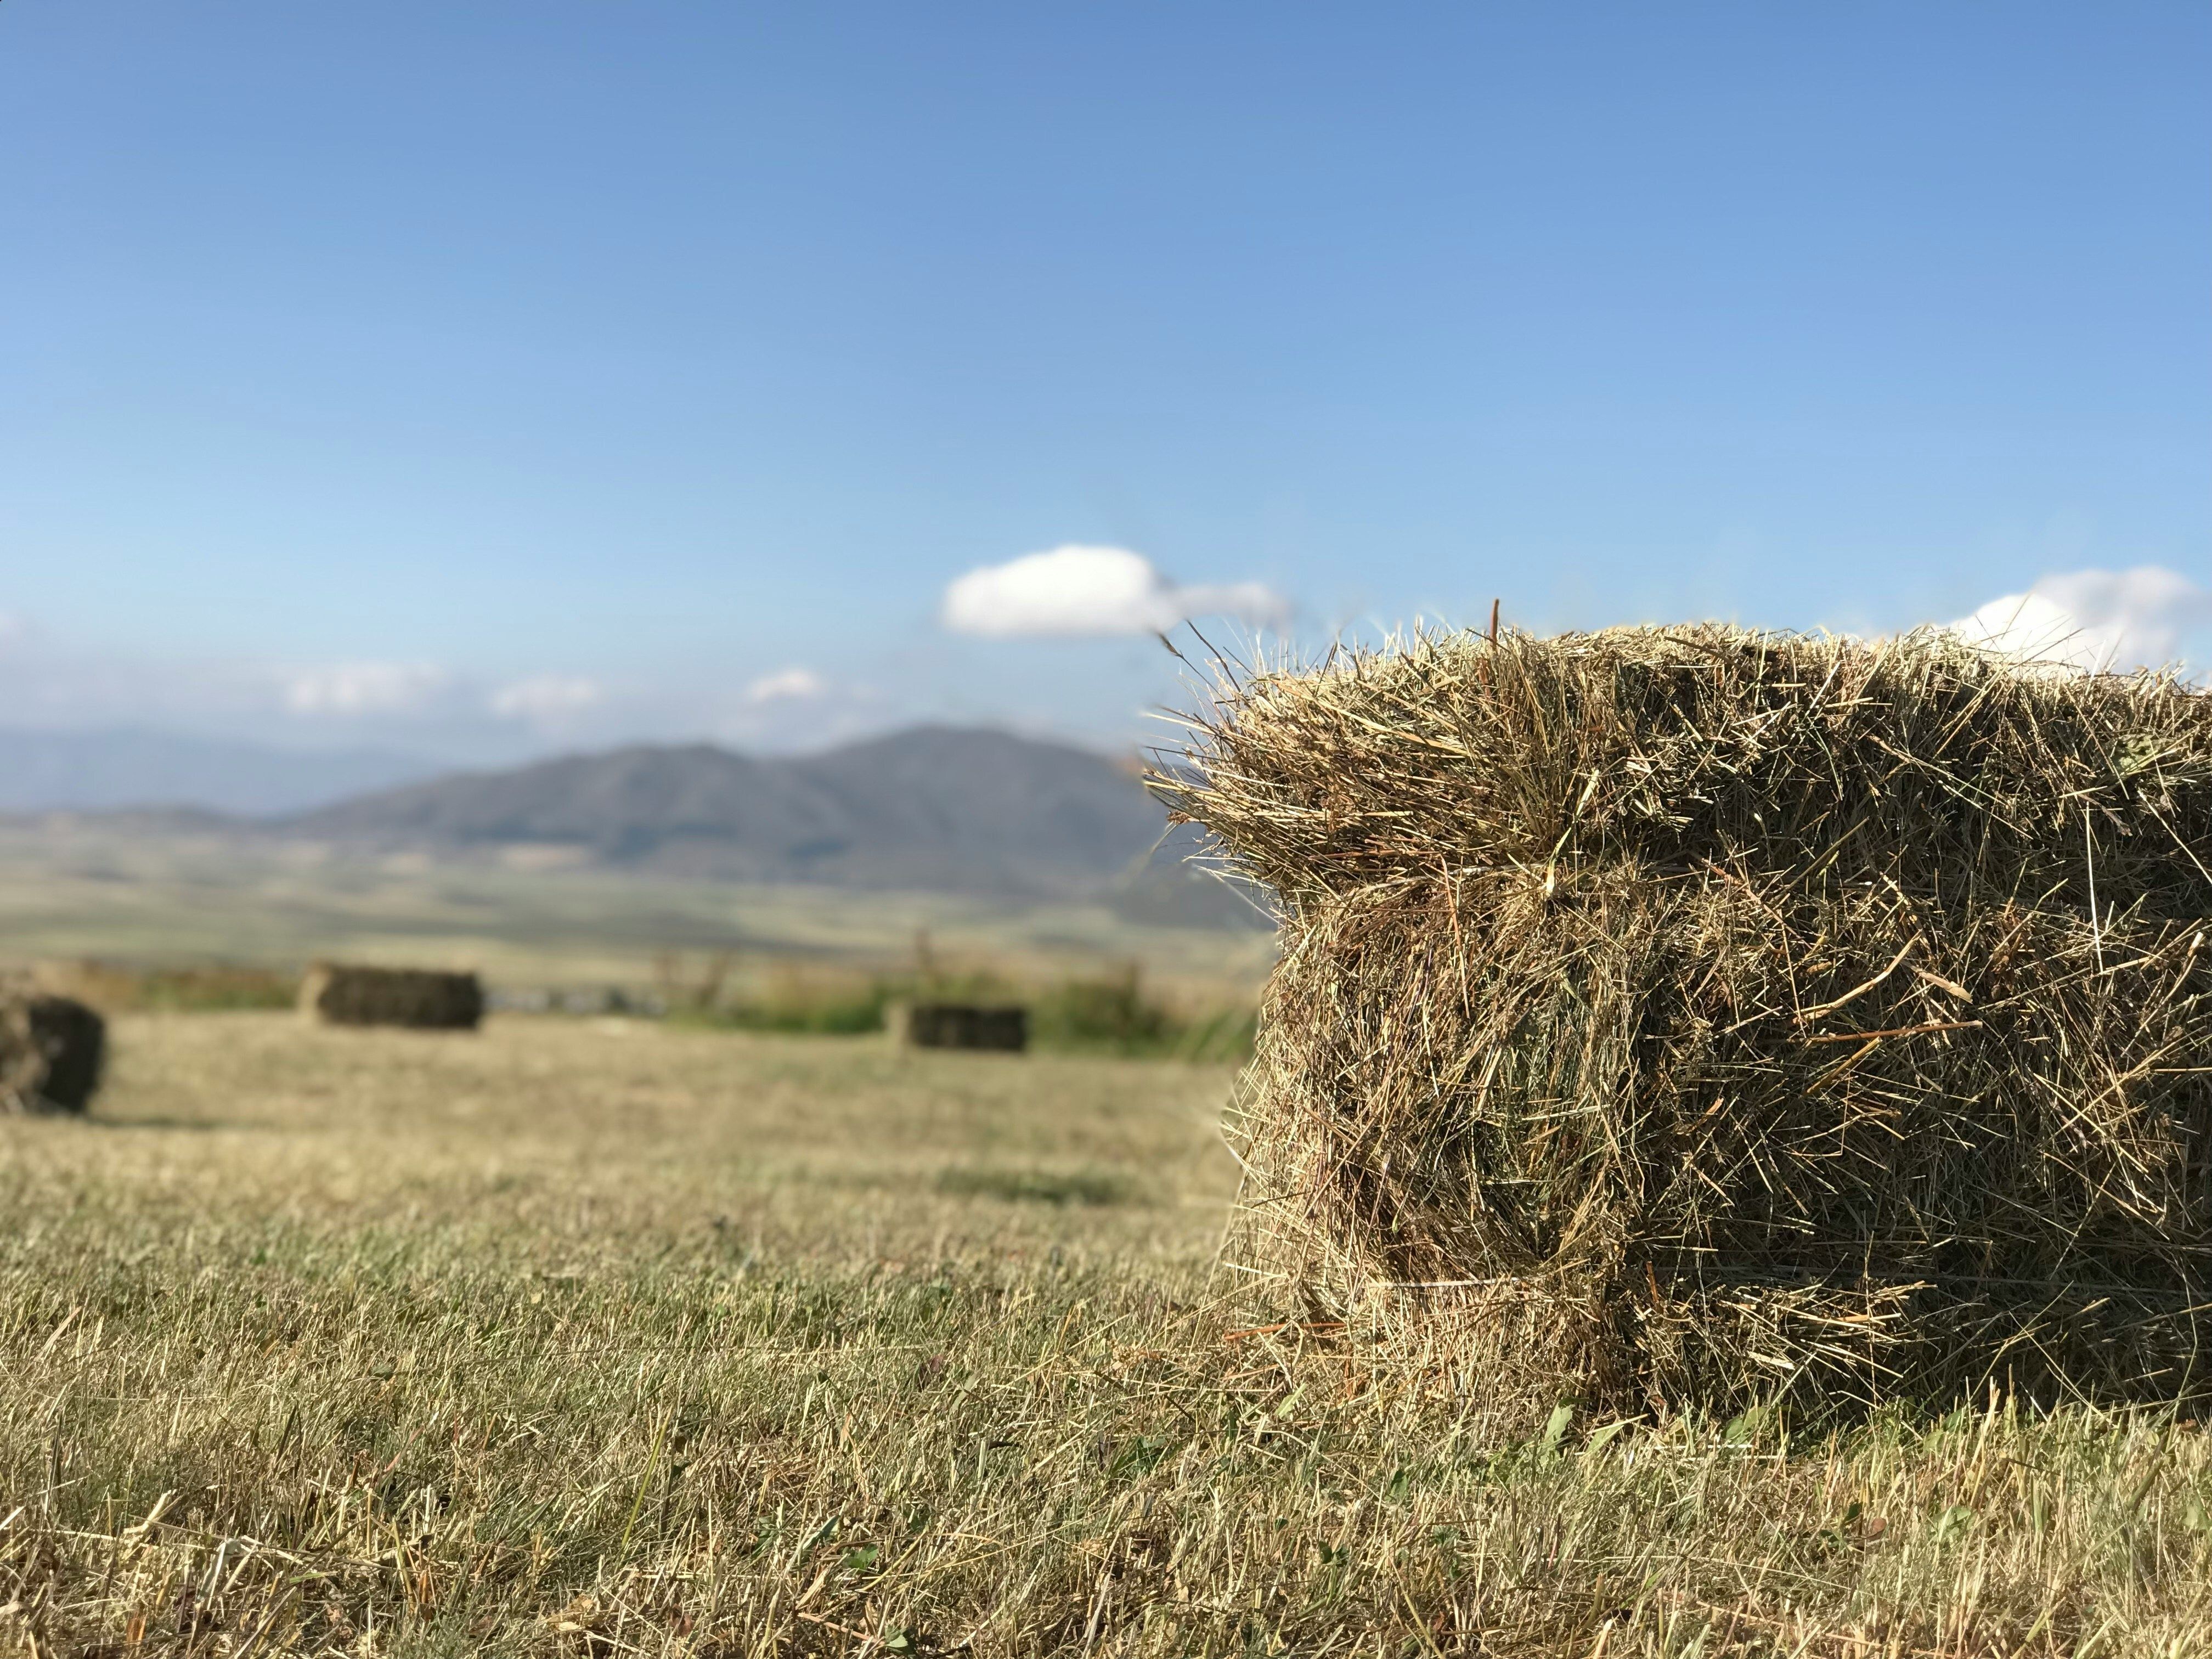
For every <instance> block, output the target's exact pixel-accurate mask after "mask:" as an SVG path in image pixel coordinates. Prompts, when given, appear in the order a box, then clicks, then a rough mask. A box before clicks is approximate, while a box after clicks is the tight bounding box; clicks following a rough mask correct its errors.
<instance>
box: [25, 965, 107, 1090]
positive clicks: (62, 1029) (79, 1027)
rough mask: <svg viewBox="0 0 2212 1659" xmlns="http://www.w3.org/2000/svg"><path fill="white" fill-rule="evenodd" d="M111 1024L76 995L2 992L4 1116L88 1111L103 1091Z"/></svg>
mask: <svg viewBox="0 0 2212 1659" xmlns="http://www.w3.org/2000/svg"><path fill="white" fill-rule="evenodd" d="M106 1052H107V1025H106V1021H104V1020H102V1019H101V1018H100V1016H99V1015H98V1014H96V1013H94V1012H93V1011H92V1010H91V1009H90V1008H88V1007H87V1006H85V1005H84V1004H83V1003H82V1002H79V1001H77V1000H75V999H74V998H70V997H58V996H48V995H44V994H39V993H36V992H28V991H9V992H7V993H5V994H0V1112H82V1111H83V1110H84V1109H86V1107H87V1106H88V1105H89V1104H90V1103H91V1101H92V1096H93V1091H94V1090H96V1089H98V1088H99V1087H100V1067H101V1066H102V1064H103V1063H104V1061H105V1060H106Z"/></svg>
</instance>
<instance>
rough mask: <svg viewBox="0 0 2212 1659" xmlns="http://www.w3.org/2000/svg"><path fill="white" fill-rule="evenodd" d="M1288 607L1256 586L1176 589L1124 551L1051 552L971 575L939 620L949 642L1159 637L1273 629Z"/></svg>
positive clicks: (952, 591) (952, 593) (956, 586)
mask: <svg viewBox="0 0 2212 1659" xmlns="http://www.w3.org/2000/svg"><path fill="white" fill-rule="evenodd" d="M1290 608H1291V607H1290V603H1289V601H1288V600H1286V599H1285V598H1284V597H1283V596H1282V595H1281V594H1279V593H1278V592H1275V591H1274V590H1273V588H1271V587H1269V586H1267V585H1266V584H1265V583H1263V582H1250V581H1248V582H1231V583H1227V584H1218V585H1200V586H1177V585H1176V583H1174V582H1171V581H1170V580H1168V579H1167V578H1166V577H1165V576H1164V575H1162V574H1160V572H1159V571H1158V569H1157V568H1155V567H1154V566H1153V564H1152V561H1151V560H1150V559H1147V558H1146V557H1145V556H1144V555H1143V554H1141V553H1133V552H1131V551H1130V550H1128V549H1127V548H1125V547H1079V546H1067V547H1055V548H1054V549H1053V550H1051V551H1049V552H1046V553H1031V554H1029V555H1027V556H1024V557H1022V558H1018V559H1014V560H1012V561H1010V562H1007V563H1006V564H994V565H985V566H984V567H982V568H981V569H977V570H971V571H969V573H968V574H966V575H964V576H963V577H961V578H959V580H957V581H955V582H953V583H952V584H951V586H949V587H947V588H946V589H945V599H944V604H943V606H942V608H941V611H940V613H939V614H940V616H941V617H942V619H943V621H944V623H945V627H947V628H949V629H951V630H952V631H953V632H954V633H956V634H978V635H984V636H986V637H988V638H994V639H1013V638H1019V637H1023V636H1025V635H1028V636H1036V635H1059V636H1063V637H1065V636H1069V635H1115V634H1153V633H1164V632H1165V631H1166V630H1167V629H1170V628H1173V627H1174V626H1176V623H1182V622H1185V621H1188V620H1189V619H1190V618H1191V617H1236V618H1237V619H1238V620H1239V621H1242V622H1247V623H1254V624H1260V625H1265V624H1278V623H1281V622H1283V621H1284V620H1285V618H1286V617H1288V616H1289V614H1290Z"/></svg>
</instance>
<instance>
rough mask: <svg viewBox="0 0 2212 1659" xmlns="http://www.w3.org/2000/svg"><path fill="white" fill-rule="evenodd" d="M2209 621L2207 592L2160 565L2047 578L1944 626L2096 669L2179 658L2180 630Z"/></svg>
mask: <svg viewBox="0 0 2212 1659" xmlns="http://www.w3.org/2000/svg"><path fill="white" fill-rule="evenodd" d="M2205 623H2212V592H2207V591H2206V590H2205V589H2203V588H2202V587H2199V586H2197V584H2196V583H2195V582H2193V581H2191V580H2189V578H2188V577H2186V576H2184V575H2182V574H2180V573H2179V572H2178V571H2173V570H2166V569H2163V568H2160V567H2159V566H2157V565H2139V566H2137V567H2136V568H2135V569H2133V570H2076V571H2071V572H2069V573H2067V574H2063V575H2057V576H2045V578H2044V579H2043V580H2041V581H2039V582H2038V583H2036V584H2035V586H2033V587H2031V588H2029V589H2028V590H2027V592H2025V593H2008V594H2006V595H2005V596H2004V597H2003V598H2002V599H1991V600H1990V602H1989V603H1988V604H1987V605H1984V606H1982V607H1981V608H1980V609H1979V610H1978V611H1975V612H1974V613H1973V614H1972V616H1970V617H1960V619H1959V620H1958V621H1957V622H1954V623H1949V624H1948V627H1949V628H1950V629H1951V631H1952V632H1953V633H1954V634H1957V635H1959V636H1960V638H1962V639H1964V640H1966V641H1968V642H1969V643H1970V644H1973V645H1978V646H1980V647H1983V648H1984V649H1985V650H1990V651H1998V652H2002V653H2005V654H2006V655H2008V656H2015V657H2021V658H2024V659H2028V660H2030V661H2034V662H2043V663H2050V664H2052V665H2062V666H2065V667H2070V668H2079V669H2085V670H2087V671H2093V672H2103V671H2124V670H2127V669H2131V668H2148V667H2159V666H2162V665H2166V664H2170V663H2173V662H2175V661H2177V660H2179V657H2180V651H2181V641H2182V636H2183V635H2185V634H2187V633H2189V632H2190V631H2191V630H2192V629H2197V628H2199V627H2202V626H2203V625H2204V624H2205Z"/></svg>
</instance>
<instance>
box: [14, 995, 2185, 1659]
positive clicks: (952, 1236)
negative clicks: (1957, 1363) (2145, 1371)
mask: <svg viewBox="0 0 2212 1659" xmlns="http://www.w3.org/2000/svg"><path fill="white" fill-rule="evenodd" d="M117 1037H118V1041H117V1054H118V1066H117V1070H116V1074H115V1078H114V1081H113V1085H112V1091H111V1093H110V1095H109V1096H108V1097H107V1098H106V1101H105V1103H104V1104H103V1117H104V1119H105V1121H93V1122H88V1123H83V1124H75V1123H56V1122H23V1123H6V1124H0V1206H4V1214H5V1215H6V1217H7V1218H8V1224H9V1225H7V1226H6V1228H5V1229H4V1231H0V1522H4V1525H0V1650H10V1651H17V1652H22V1653H26V1654H27V1653H29V1652H31V1651H33V1644H34V1643H35V1644H36V1645H35V1651H37V1652H38V1653H40V1654H41V1655H44V1654H48V1653H54V1652H91V1651H107V1652H125V1651H136V1652H139V1653H183V1652H188V1651H189V1652H196V1653H203V1654H212V1653H216V1652H221V1651H228V1652H231V1653H234V1654H236V1653H240V1652H243V1651H246V1650H252V1652H255V1653H273V1652H339V1651H343V1652H350V1653H370V1652H374V1653H387V1652H388V1653H462V1652H487V1651H489V1652H517V1653H521V1652H528V1653H548V1654H552V1653H574V1654H586V1653H589V1654H617V1653H627V1652H633V1651H635V1652H645V1653H653V1654H659V1653H670V1654H674V1653H713V1654H738V1653H756V1652H758V1653H770V1652H823V1653H836V1652H852V1653H859V1652H861V1651H863V1650H865V1651H867V1652H871V1653H876V1652H887V1651H888V1652H900V1651H905V1652H927V1651H945V1650H956V1649H957V1650H962V1651H969V1652H977V1653H1007V1654H1016V1653H1049V1652H1070V1653H1074V1652H1083V1651H1086V1650H1087V1651H1090V1652H1093V1653H1121V1654H1184V1653H1245V1652H1271V1653H1280V1652H1297V1653H1301V1654H1304V1653H1320V1652H1361V1653H1376V1654H1381V1653H1389V1654H1423V1653H1431V1652H1436V1653H1453V1652H1473V1651H1476V1650H1477V1649H1478V1644H1480V1647H1481V1648H1482V1649H1483V1650H1486V1651H1490V1652H1493V1653H1501V1654H1504V1653H1546V1654H1550V1653H1558V1654H1568V1653H1572V1654H1575V1655H1577V1656H1581V1655H1586V1654H1589V1652H1591V1651H1592V1650H1593V1649H1594V1648H1598V1647H1601V1648H1602V1650H1603V1651H1604V1652H1605V1653H1607V1654H1610V1655H1622V1654H1642V1653H1649V1654H1654V1655H1658V1654H1666V1655H1669V1656H1678V1655H1685V1654H1687V1653H1691V1652H1697V1653H1700V1654H1706V1655H1711V1654H1717V1653H1723V1652H1754V1651H1756V1652H1771V1651H1777V1650H1780V1651H1794V1652H1813V1653H1838V1654H1841V1653H1852V1654H1858V1653H1865V1652H1872V1651H1876V1650H1879V1651H1883V1652H1896V1653H1911V1652H1929V1653H1934V1652H1939V1651H1940V1652H1943V1653H1950V1654H1963V1653H1992V1654H1995V1653H2004V1654H2008V1655H2009V1654H2013V1653H2015V1652H2018V1653H2026V1654H2046V1653H2079V1652H2085V1651H2088V1650H2094V1651H2096V1652H2098V1653H2100V1654H2125V1653H2143V1654H2149V1653H2158V1654H2160V1655H2165V1656H2175V1659H2185V1656H2188V1655H2192V1654H2197V1653H2202V1652H2205V1651H2207V1650H2208V1644H2207V1639H2206V1638H2205V1635H2204V1632H2205V1631H2206V1630H2207V1629H2208V1628H2212V1601H2208V1596H2207V1589H2208V1586H2212V1572H2208V1571H2207V1567H2208V1559H2207V1550H2208V1547H2212V1459H2208V1457H2207V1456H2206V1455H2205V1449H2204V1443H2203V1437H2202V1436H2201V1434H2200V1433H2199V1432H2198V1431H2197V1430H2195V1429H2194V1428H2190V1427H2183V1426H2179V1425H2174V1424H2172V1423H2171V1422H2167V1421H2163V1420H2161V1419H2158V1418H2156V1417H2154V1416H2152V1415H2148V1414H2142V1413H2134V1414H2128V1413H2120V1414H2109V1415H2108V1414H2100V1413H2088V1412H2069V1413H2060V1414H2058V1415H2056V1416H2049V1417H2039V1416H2034V1415H2031V1414H2024V1413H2021V1411H2020V1410H2019V1409H2017V1408H2016V1407H2012V1406H2010V1405H2008V1404H2007V1403H2006V1402H2003V1401H1998V1402H1997V1403H1996V1406H1995V1407H1994V1408H1992V1409H1990V1410H1985V1411H1982V1412H1967V1411H1961V1412H1959V1413H1954V1414H1952V1415H1950V1416H1948V1417H1946V1418H1944V1419H1941V1420H1938V1421H1936V1422H1934V1423H1923V1424H1918V1425H1914V1424H1909V1423H1906V1422H1905V1421H1903V1420H1900V1419H1877V1420H1875V1422H1873V1423H1871V1424H1869V1425H1866V1426H1865V1427H1863V1428H1861V1429H1858V1430H1856V1431H1851V1432H1850V1433H1849V1434H1847V1435H1844V1436H1842V1437H1833V1438H1828V1439H1823V1440H1820V1441H1818V1442H1815V1443H1810V1444H1800V1443H1791V1442H1790V1439H1789V1438H1788V1437H1787V1435H1786V1433H1785V1431H1784V1427H1783V1425H1781V1423H1780V1422H1779V1421H1778V1420H1776V1419H1746V1420H1741V1421H1737V1422H1735V1423H1731V1424H1727V1425H1699V1424H1697V1423H1694V1422H1692V1421H1688V1420H1677V1421H1676V1422H1674V1423H1673V1424H1672V1425H1668V1426H1666V1427H1664V1428H1660V1427H1656V1426H1653V1425H1646V1424H1635V1425H1620V1424H1618V1423H1610V1422H1607V1423H1593V1422H1590V1421H1589V1420H1587V1419H1584V1418H1583V1417H1581V1416H1578V1415H1577V1414H1576V1413H1574V1412H1572V1411H1571V1410H1563V1411H1560V1412H1556V1413H1553V1415H1552V1417H1551V1419H1550V1420H1549V1421H1548V1422H1547V1423H1542V1424H1540V1425H1535V1426H1534V1431H1533V1432H1523V1431H1520V1430H1517V1429H1516V1430H1511V1431H1508V1430H1506V1429H1504V1427H1502V1426H1501V1425H1500V1424H1499V1423H1498V1421H1497V1420H1496V1419H1494V1418H1493V1417H1492V1415H1491V1413H1490V1411H1489V1406H1488V1402H1486V1401H1484V1400H1483V1399H1481V1398H1480V1397H1479V1396H1475V1395H1470V1394H1469V1393H1468V1391H1467V1390H1466V1389H1464V1388H1463V1387H1455V1379H1454V1377H1453V1376H1452V1374H1451V1372H1450V1370H1449V1367H1448V1365H1446V1364H1444V1363H1443V1361H1442V1360H1441V1359H1440V1358H1438V1359H1432V1360H1431V1361H1428V1362H1424V1361H1423V1360H1422V1358H1420V1357H1419V1356H1418V1355H1412V1356H1407V1355H1399V1356H1395V1357H1394V1358H1391V1359H1390V1360H1389V1362H1387V1363H1385V1362H1383V1361H1382V1360H1380V1359H1379V1358H1376V1356H1375V1355H1374V1354H1373V1353H1372V1352H1364V1351H1362V1350H1360V1349H1358V1348H1357V1347H1356V1346H1347V1345H1346V1344H1345V1343H1344V1342H1343V1341H1342V1340H1341V1338H1340V1334H1338V1333H1336V1332H1333V1331H1331V1330H1329V1329H1327V1328H1309V1327H1308V1326H1306V1325H1304V1324H1302V1323H1298V1322H1293V1323H1291V1324H1287V1325H1284V1326H1281V1327H1279V1328H1267V1329H1250V1328H1238V1327H1237V1326H1236V1325H1235V1324H1234V1323H1233V1322H1231V1319H1230V1318H1229V1317H1228V1316H1227V1315H1226V1314H1225V1312H1224V1311H1223V1310H1220V1309H1219V1308H1218V1306H1217V1305H1216V1304H1214V1303H1213V1302H1212V1300H1211V1299H1210V1297H1211V1293H1212V1289H1213V1285H1214V1281H1213V1279H1212V1272H1211V1263H1212V1254H1213V1251H1214V1249H1215V1248H1216V1246H1217V1244H1218V1239H1219V1236H1220V1228H1221V1224H1222V1219H1223V1217H1224V1214H1225V1206H1226V1203H1227V1200H1228V1199H1229V1197H1230V1194H1231V1191H1232V1189H1233V1186H1234V1182H1235V1174H1236V1172H1235V1170H1234V1168H1233V1165H1232V1164H1231V1163H1230V1161H1229V1159H1228V1158H1227V1157H1226V1156H1225V1153H1224V1152H1222V1151H1221V1149H1220V1146H1219V1143H1218V1138H1217V1136H1216V1133H1215V1131H1214V1128H1213V1123H1214V1121H1215V1120H1216V1118H1217V1117H1218V1111H1219V1107H1220V1104H1221V1101H1222V1098H1223V1097H1224V1095H1225V1092H1226V1090H1227V1086H1228V1083H1229V1076H1228V1073H1226V1072H1225V1071H1222V1070H1213V1071H1200V1070H1197V1069H1194V1068H1192V1067H1189V1066H1168V1065H1152V1064H1144V1063H1132V1062H1103V1061H1076V1060H1030V1061H1024V1062H1011V1061H1006V1060H997V1059H990V1058H977V1059H967V1058H963V1057H940V1056H922V1057H904V1058H902V1057H900V1056H897V1055H896V1054H889V1053H886V1052H885V1051H884V1049H883V1048H881V1046H880V1045H877V1044H869V1043H862V1042H855V1043H835V1042H820V1041H813V1042H809V1041H806V1040H803V1039H768V1038H750V1037H732V1036H726V1035H715V1036H707V1035H701V1034H692V1033H684V1032H681V1031H674V1030H666V1029H663V1028H654V1027H648V1026H643V1025H635V1024H610V1025H587V1024H576V1023H571V1022H556V1021H525V1020H516V1019H505V1020H502V1019H495V1020H494V1021H493V1022H492V1023H491V1024H490V1025H489V1028H488V1029H487V1030H486V1031H485V1032H484V1034H483V1036H481V1037H475V1038H470V1037H451V1036H421V1035H413V1034H385V1033H356V1032H322V1031H313V1030H306V1029H304V1028H302V1027H301V1026H300V1025H299V1024H296V1023H295V1022H294V1021H292V1020H290V1019H289V1018H283V1017H281V1016H280V1017H264V1016H259V1015H223V1016H206V1017H197V1018H177V1017H165V1018H127V1019H125V1020H124V1021H122V1022H120V1024H119V1026H118V1033H117ZM1090 1182H1098V1183H1100V1184H1098V1185H1097V1186H1095V1187H1092V1186H1090V1185H1088V1184H1086V1183H1090ZM1055 1183H1059V1184H1057V1185H1055ZM1039 1200H1042V1201H1039Z"/></svg>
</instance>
